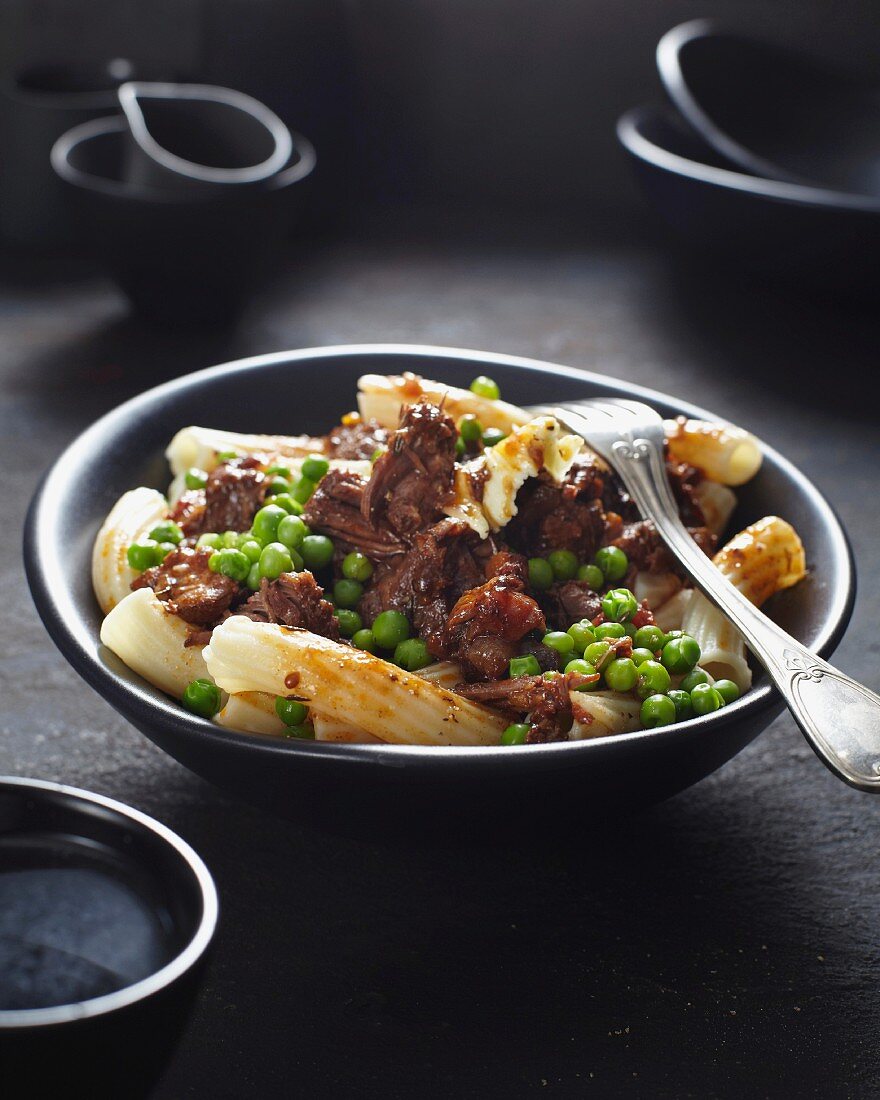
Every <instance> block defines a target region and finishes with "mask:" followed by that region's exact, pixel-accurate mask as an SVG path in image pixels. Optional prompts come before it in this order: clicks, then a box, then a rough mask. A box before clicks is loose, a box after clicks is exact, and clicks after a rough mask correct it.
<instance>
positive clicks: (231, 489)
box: [171, 456, 267, 538]
mask: <svg viewBox="0 0 880 1100" xmlns="http://www.w3.org/2000/svg"><path fill="white" fill-rule="evenodd" d="M266 484H267V482H266V475H265V474H264V473H263V472H262V471H261V469H260V461H259V459H256V458H253V457H251V456H247V457H245V458H233V459H230V460H229V461H228V462H221V463H220V465H219V466H217V467H216V468H215V469H213V470H212V471H211V473H210V474H209V475H208V482H207V484H206V485H205V488H204V489H195V490H189V491H187V492H185V493H184V494H183V496H181V498H180V500H179V501H178V502H177V504H176V505H175V507H174V509H173V510H172V513H171V518H172V519H173V520H174V521H175V522H176V523H178V524H179V525H180V526H181V528H182V529H183V532H184V534H185V535H186V536H187V537H189V538H192V537H194V536H196V535H201V534H204V533H205V532H206V531H246V530H247V529H248V528H249V527H250V525H251V521H252V520H253V518H254V516H255V515H256V513H257V511H258V509H259V508H260V506H261V505H262V503H263V497H264V496H265V495H266Z"/></svg>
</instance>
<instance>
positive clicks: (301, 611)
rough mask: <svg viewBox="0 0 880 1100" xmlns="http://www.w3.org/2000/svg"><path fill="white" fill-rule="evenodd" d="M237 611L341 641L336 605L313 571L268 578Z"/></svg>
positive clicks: (261, 619) (259, 619)
mask: <svg viewBox="0 0 880 1100" xmlns="http://www.w3.org/2000/svg"><path fill="white" fill-rule="evenodd" d="M236 614H237V615H247V617H248V618H249V619H253V620H254V622H258V623H280V624H281V625H282V626H293V627H302V628H303V629H304V630H311V632H312V633H313V634H321V635H322V636H323V637H325V638H332V639H333V640H334V641H338V640H339V623H338V621H337V619H336V615H335V614H334V612H333V605H332V604H330V603H328V602H327V600H325V599H324V589H323V588H321V586H320V585H319V584H318V582H317V581H316V580H315V578H314V577H313V576H312V574H311V573H309V572H303V573H282V574H281V576H280V577H278V578H277V580H274V581H269V580H266V578H265V577H264V578H263V580H262V581H261V582H260V588H259V590H258V591H257V592H255V593H254V594H253V596H251V598H250V599H249V600H248V601H247V603H245V604H243V605H242V606H241V607H240V608H239V609H238V611H237V612H236Z"/></svg>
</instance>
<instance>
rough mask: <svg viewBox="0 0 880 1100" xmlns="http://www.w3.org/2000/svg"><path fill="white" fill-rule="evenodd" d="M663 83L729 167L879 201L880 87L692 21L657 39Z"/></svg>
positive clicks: (779, 47)
mask: <svg viewBox="0 0 880 1100" xmlns="http://www.w3.org/2000/svg"><path fill="white" fill-rule="evenodd" d="M657 68H658V70H659V72H660V78H661V79H662V81H663V84H664V86H665V88H666V91H667V93H668V95H669V97H670V99H671V100H672V102H673V103H674V104H675V106H676V107H677V108H678V110H679V111H681V113H682V115H683V116H684V118H685V119H686V120H687V121H688V122H689V123H690V125H691V126H693V128H694V129H695V130H696V131H697V133H698V134H700V136H701V137H702V138H703V139H704V140H705V141H706V142H708V144H709V145H711V146H712V148H713V149H715V150H716V152H718V153H719V154H720V155H721V156H722V157H724V158H725V159H726V160H727V161H729V162H730V163H731V164H732V165H734V166H735V167H739V168H742V169H744V170H745V171H746V172H753V173H754V174H755V175H759V176H766V177H767V178H769V179H778V180H787V181H788V182H790V183H805V184H811V185H813V186H818V187H824V188H827V189H830V190H833V191H843V192H852V193H853V194H856V195H867V196H871V197H873V198H874V199H875V200H880V89H878V87H877V86H874V85H870V84H867V83H866V82H865V81H863V80H859V79H858V78H857V77H856V76H854V75H852V74H849V73H846V72H842V71H839V70H837V69H836V68H834V67H833V66H832V65H829V64H827V63H826V62H824V61H821V60H819V59H818V58H812V57H808V56H806V55H805V54H801V53H799V52H798V51H796V50H793V49H790V48H788V47H786V46H783V45H780V44H778V43H772V42H767V41H762V40H761V39H755V38H751V37H749V36H747V35H744V34H738V33H736V32H733V31H729V30H725V29H724V28H722V27H720V26H718V25H717V24H716V23H714V22H713V21H712V20H709V19H696V20H693V21H691V22H688V23H683V24H681V25H680V26H678V27H674V28H673V29H672V30H671V31H668V32H667V33H666V34H665V35H664V36H663V38H661V39H660V42H659V44H658V46H657Z"/></svg>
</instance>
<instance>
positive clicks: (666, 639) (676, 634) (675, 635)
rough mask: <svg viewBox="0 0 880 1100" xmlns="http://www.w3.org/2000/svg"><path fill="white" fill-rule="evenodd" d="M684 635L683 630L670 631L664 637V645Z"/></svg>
mask: <svg viewBox="0 0 880 1100" xmlns="http://www.w3.org/2000/svg"><path fill="white" fill-rule="evenodd" d="M683 634H684V631H683V630H669V631H667V632H666V633H665V634H664V635H663V644H664V645H666V643H667V642H671V641H672V640H673V638H680V637H681V636H682V635H683Z"/></svg>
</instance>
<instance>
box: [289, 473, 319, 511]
mask: <svg viewBox="0 0 880 1100" xmlns="http://www.w3.org/2000/svg"><path fill="white" fill-rule="evenodd" d="M314 491H315V483H314V481H312V479H311V478H310V477H301V478H300V479H299V481H298V482H297V483H296V485H294V487H293V488H292V489H291V490H290V495H291V496H292V497H293V499H294V500H298V501H299V503H300V504H305V503H306V501H308V500H309V498H310V497H311V495H312V493H314Z"/></svg>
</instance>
